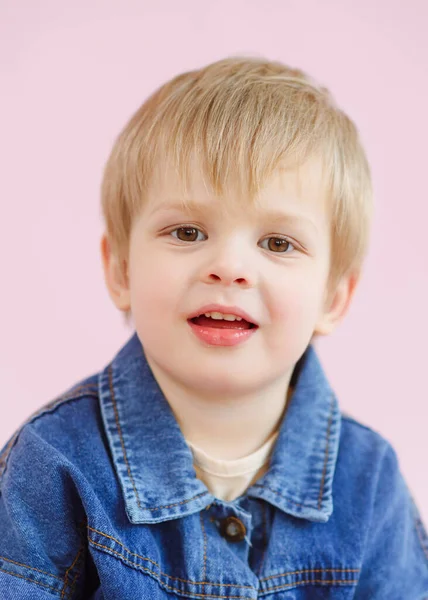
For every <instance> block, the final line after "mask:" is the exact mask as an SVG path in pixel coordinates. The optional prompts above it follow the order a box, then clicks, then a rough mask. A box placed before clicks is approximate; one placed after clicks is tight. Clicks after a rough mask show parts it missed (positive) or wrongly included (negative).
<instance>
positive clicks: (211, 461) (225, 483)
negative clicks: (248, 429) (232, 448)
mask: <svg viewBox="0 0 428 600" xmlns="http://www.w3.org/2000/svg"><path fill="white" fill-rule="evenodd" d="M278 434H279V431H275V432H274V433H273V434H272V435H271V437H270V438H269V439H268V440H267V441H266V442H265V443H264V444H263V446H261V447H260V448H259V449H258V450H256V451H255V452H253V453H252V454H249V455H248V456H244V457H242V458H238V459H236V460H219V459H216V458H213V457H212V456H209V455H208V454H206V452H204V451H203V450H201V449H200V448H197V447H196V446H195V445H194V444H192V443H191V442H189V441H187V440H186V441H187V444H188V446H189V447H190V449H191V451H192V454H193V461H194V467H195V471H196V476H197V477H198V479H201V480H202V481H203V482H204V483H205V485H206V486H207V488H208V489H209V491H210V492H211V494H213V496H215V497H216V498H219V499H221V500H225V501H227V502H231V501H233V500H235V499H236V498H238V497H239V496H241V495H242V494H243V493H244V492H245V490H247V489H248V488H249V487H250V486H251V485H253V483H255V482H256V481H257V480H258V479H260V477H261V476H262V475H263V474H264V473H266V471H267V470H268V468H269V461H270V457H271V454H272V450H273V447H274V445H275V442H276V439H277V437H278Z"/></svg>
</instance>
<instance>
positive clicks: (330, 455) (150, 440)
mask: <svg viewBox="0 0 428 600" xmlns="http://www.w3.org/2000/svg"><path fill="white" fill-rule="evenodd" d="M298 367H299V373H298V377H297V382H296V384H295V388H294V393H293V395H292V397H291V400H290V403H289V406H288V408H287V411H286V416H285V418H284V419H283V422H282V424H281V427H280V431H279V435H278V438H277V441H276V445H275V446H274V450H273V454H272V457H271V463H270V468H269V470H268V472H267V473H265V474H264V475H263V477H262V478H261V479H260V480H259V481H257V482H256V483H255V484H254V485H252V486H251V487H250V488H249V489H248V490H247V492H246V494H247V495H248V496H251V497H253V498H261V499H263V500H265V501H267V502H269V503H270V504H272V505H274V506H275V507H276V508H278V509H279V510H281V511H284V512H285V513H288V514H289V515H293V516H295V517H300V518H302V519H308V520H311V521H319V522H326V521H327V520H328V518H329V517H330V515H331V513H332V512H333V498H332V484H333V476H334V470H335V465H336V458H337V453H338V447H339V436H340V425H341V416H340V411H339V407H338V403H337V400H336V398H335V396H334V393H333V392H332V390H331V388H330V386H329V384H328V381H327V379H326V377H325V375H324V373H323V370H322V367H321V364H320V362H319V360H318V357H317V355H316V353H315V350H314V348H313V347H312V346H308V348H307V349H306V351H305V353H304V355H303V356H302V358H301V360H300V361H299V365H298ZM98 387H99V396H100V405H101V413H102V419H103V423H104V427H105V430H106V434H107V438H108V442H109V446H110V451H111V453H112V457H113V462H114V466H115V469H116V473H117V475H118V478H119V482H120V486H121V489H122V493H123V497H124V501H125V506H126V512H127V514H128V517H129V519H130V521H131V522H132V523H159V522H161V521H167V520H170V519H174V518H178V517H184V516H187V515H190V514H192V513H195V512H199V511H201V510H202V509H204V508H206V507H207V506H208V505H209V504H211V503H212V502H214V501H215V500H216V499H215V498H214V496H213V495H212V494H211V493H210V492H209V491H208V489H207V487H206V486H205V484H204V483H203V482H202V481H200V480H199V479H197V478H196V474H195V471H194V468H193V456H192V452H191V450H190V448H189V447H188V445H187V444H186V441H185V439H184V436H183V434H182V432H181V429H180V427H179V425H178V423H177V421H176V419H175V416H174V414H173V412H172V410H171V408H170V406H169V404H168V402H167V400H166V399H165V397H164V395H163V393H162V391H161V389H160V387H159V385H158V384H157V381H156V380H155V378H154V376H153V374H152V371H151V369H150V367H149V365H148V363H147V361H146V358H145V355H144V350H143V347H142V345H141V342H140V340H139V338H138V336H137V334H136V333H134V335H133V336H132V337H131V338H130V339H129V341H128V342H127V343H126V344H125V345H124V346H123V348H122V349H121V350H120V351H119V352H118V354H117V355H116V356H115V358H114V359H113V361H112V362H111V363H110V364H109V365H107V367H106V368H105V369H104V370H103V371H101V372H100V373H99V376H98Z"/></svg>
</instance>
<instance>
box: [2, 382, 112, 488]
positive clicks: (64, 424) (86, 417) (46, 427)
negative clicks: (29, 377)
mask: <svg viewBox="0 0 428 600" xmlns="http://www.w3.org/2000/svg"><path fill="white" fill-rule="evenodd" d="M99 420H100V419H99V402H98V374H93V375H91V376H89V377H87V378H85V379H82V380H81V381H79V382H77V383H75V384H73V385H72V386H71V387H70V388H68V389H67V390H66V391H65V392H63V393H62V394H60V395H58V396H56V397H55V398H54V399H53V400H50V401H49V402H47V403H46V404H44V405H42V406H41V407H40V408H38V409H37V410H36V411H35V412H34V413H33V414H31V415H30V416H29V417H28V418H27V419H26V420H25V421H24V422H23V423H22V424H21V425H20V426H19V427H18V429H17V430H16V431H15V432H14V433H13V435H12V436H11V437H10V439H9V440H8V441H7V442H6V444H5V445H4V446H3V448H1V450H0V490H1V487H2V483H3V479H4V476H5V473H6V471H7V469H8V467H9V465H10V461H11V458H12V457H13V456H14V454H15V452H21V453H22V451H23V449H24V448H25V447H26V446H29V447H30V446H31V449H32V450H34V446H35V445H37V442H36V440H37V441H38V445H39V446H42V445H44V446H49V448H50V449H51V451H52V452H55V450H56V451H57V452H61V451H62V450H64V451H66V448H67V445H69V444H70V438H73V437H79V431H81V430H83V429H85V428H88V427H91V425H92V426H94V424H96V423H97V422H99ZM95 426H96V425H95ZM30 440H31V442H30ZM29 449H30V448H28V449H27V453H28V451H29Z"/></svg>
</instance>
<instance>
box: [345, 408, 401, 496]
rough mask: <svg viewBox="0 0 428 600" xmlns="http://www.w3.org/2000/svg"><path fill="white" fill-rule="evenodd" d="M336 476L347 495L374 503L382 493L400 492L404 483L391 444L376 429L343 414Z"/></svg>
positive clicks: (397, 459) (395, 453)
mask: <svg viewBox="0 0 428 600" xmlns="http://www.w3.org/2000/svg"><path fill="white" fill-rule="evenodd" d="M336 473H337V475H338V485H340V486H343V487H344V488H346V489H347V490H348V491H349V493H352V494H356V495H357V496H358V497H359V496H361V494H362V495H363V496H364V497H365V498H366V500H365V501H366V502H369V501H370V498H371V499H372V500H374V499H375V498H376V496H378V494H379V493H380V494H381V496H382V497H383V498H384V499H386V496H385V495H384V492H382V490H387V489H389V490H390V491H391V492H392V491H393V490H394V489H395V490H396V491H397V493H399V492H401V493H402V492H403V487H404V486H405V482H404V479H403V476H402V473H401V468H400V462H399V458H398V456H397V452H396V450H395V448H394V446H393V444H392V443H391V442H390V441H389V440H388V439H387V438H386V437H385V436H383V435H382V434H381V433H379V432H378V431H376V430H375V429H373V428H371V427H369V426H367V425H365V424H363V423H361V422H360V421H358V420H357V419H355V418H353V417H352V416H350V415H348V414H346V413H342V420H341V431H340V443H339V451H338V456H337V464H336Z"/></svg>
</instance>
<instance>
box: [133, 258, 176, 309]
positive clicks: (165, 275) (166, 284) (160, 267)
mask: <svg viewBox="0 0 428 600" xmlns="http://www.w3.org/2000/svg"><path fill="white" fill-rule="evenodd" d="M183 290H185V278H184V277H182V276H181V274H180V272H179V271H178V270H177V269H171V262H170V261H168V260H160V259H159V257H157V258H156V259H153V260H150V259H146V260H144V261H141V260H140V261H139V262H138V264H136V265H135V267H134V269H133V272H132V278H131V302H132V304H133V308H134V310H135V311H136V312H138V313H143V312H144V313H145V314H146V315H150V316H151V317H150V318H151V319H152V320H154V319H157V320H158V319H159V315H162V320H167V318H168V315H169V314H172V311H173V309H174V306H176V305H178V303H179V301H180V299H181V298H182V294H183Z"/></svg>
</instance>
